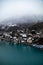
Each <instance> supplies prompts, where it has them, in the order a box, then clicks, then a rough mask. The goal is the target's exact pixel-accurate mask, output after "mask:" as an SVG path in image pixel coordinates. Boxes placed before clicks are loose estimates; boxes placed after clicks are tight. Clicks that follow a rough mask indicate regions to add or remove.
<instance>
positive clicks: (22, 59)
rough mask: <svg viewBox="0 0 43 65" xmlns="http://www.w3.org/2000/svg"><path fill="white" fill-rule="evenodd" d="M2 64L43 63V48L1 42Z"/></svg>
mask: <svg viewBox="0 0 43 65" xmlns="http://www.w3.org/2000/svg"><path fill="white" fill-rule="evenodd" d="M3 43H4V42H3ZM0 65H43V50H40V49H37V48H33V47H30V46H25V45H13V46H12V45H4V44H2V42H0Z"/></svg>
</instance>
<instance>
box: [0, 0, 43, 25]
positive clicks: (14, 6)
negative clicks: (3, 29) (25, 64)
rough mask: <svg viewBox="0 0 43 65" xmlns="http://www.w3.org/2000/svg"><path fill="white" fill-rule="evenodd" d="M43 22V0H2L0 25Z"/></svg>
mask: <svg viewBox="0 0 43 65" xmlns="http://www.w3.org/2000/svg"><path fill="white" fill-rule="evenodd" d="M40 20H41V21H43V0H0V24H15V23H26V22H28V23H30V22H37V21H40Z"/></svg>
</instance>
